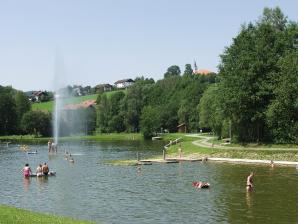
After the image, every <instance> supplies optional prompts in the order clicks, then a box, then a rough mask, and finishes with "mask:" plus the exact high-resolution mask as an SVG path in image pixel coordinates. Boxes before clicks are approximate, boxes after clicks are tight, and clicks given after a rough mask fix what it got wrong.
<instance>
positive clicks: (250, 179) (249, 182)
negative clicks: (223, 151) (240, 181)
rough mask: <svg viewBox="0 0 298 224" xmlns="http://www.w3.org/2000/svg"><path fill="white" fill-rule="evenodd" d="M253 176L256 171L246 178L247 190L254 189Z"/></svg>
mask: <svg viewBox="0 0 298 224" xmlns="http://www.w3.org/2000/svg"><path fill="white" fill-rule="evenodd" d="M253 176H254V172H251V173H250V174H249V176H248V177H247V180H246V190H248V191H251V190H252V189H253Z"/></svg>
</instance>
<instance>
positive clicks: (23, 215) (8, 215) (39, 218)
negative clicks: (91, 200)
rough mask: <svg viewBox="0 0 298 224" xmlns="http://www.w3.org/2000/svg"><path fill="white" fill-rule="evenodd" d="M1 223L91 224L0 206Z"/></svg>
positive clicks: (89, 223)
mask: <svg viewBox="0 0 298 224" xmlns="http://www.w3.org/2000/svg"><path fill="white" fill-rule="evenodd" d="M0 223H11V224H28V223H30V224H35V223H36V224H56V223H57V224H58V223H59V224H79V223H81V224H91V223H93V222H89V221H79V220H74V219H72V218H66V217H60V216H55V215H48V214H42V213H37V212H31V211H27V210H24V209H19V208H14V207H10V206H6V205H0Z"/></svg>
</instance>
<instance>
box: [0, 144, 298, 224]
mask: <svg viewBox="0 0 298 224" xmlns="http://www.w3.org/2000/svg"><path fill="white" fill-rule="evenodd" d="M30 148H32V150H35V149H38V154H36V155H34V156H29V157H28V156H27V155H26V154H24V153H23V152H21V151H20V150H19V149H18V148H17V146H10V147H9V148H3V149H2V148H1V149H0V166H1V167H11V171H10V173H3V174H2V175H1V181H0V195H1V197H0V204H9V205H13V206H17V207H23V208H26V209H29V210H34V211H39V212H46V213H55V214H60V215H64V216H71V217H74V218H80V219H88V220H94V221H96V222H101V223H127V224H128V223H129V224H131V223H171V224H172V223H173V224H178V223H179V224H180V223H204V222H205V223H264V224H265V223H272V222H274V220H279V223H295V222H296V221H297V220H298V215H297V212H296V211H297V209H298V205H297V201H298V181H297V178H298V172H297V170H296V169H295V168H288V167H278V166H276V167H275V168H274V170H272V169H271V168H270V167H268V166H253V165H235V164H234V165H233V164H220V163H212V162H208V161H207V162H205V163H202V162H194V163H188V162H181V163H177V164H153V165H142V166H111V165H106V164H105V162H104V161H106V160H113V159H124V160H126V159H135V155H136V151H140V153H141V155H142V158H146V157H148V156H154V155H156V154H161V150H160V149H161V148H162V147H161V146H158V145H157V146H155V145H150V144H149V145H146V144H145V143H92V142H88V143H84V145H83V144H80V143H78V144H77V145H71V144H69V148H71V150H72V152H73V153H75V154H76V155H75V156H74V158H75V163H69V162H68V161H66V160H65V159H64V154H63V153H60V154H59V153H58V154H51V155H48V151H47V146H43V145H36V146H30ZM154 148H156V149H157V150H156V151H154V150H153V149H154ZM27 162H29V164H30V165H31V167H36V166H37V165H38V164H39V163H41V162H42V163H43V162H46V163H48V164H49V167H50V169H51V170H53V171H56V172H57V174H56V176H54V177H46V178H44V177H42V178H36V177H34V178H30V179H23V177H22V174H21V173H20V167H23V165H24V163H27ZM252 170H253V171H256V172H255V177H254V190H253V192H246V189H245V183H246V178H247V176H248V174H249V173H250V171H252ZM198 180H199V181H205V182H209V183H210V184H211V188H210V190H207V189H201V190H198V189H195V188H193V187H192V182H193V181H198ZM22 185H23V186H22Z"/></svg>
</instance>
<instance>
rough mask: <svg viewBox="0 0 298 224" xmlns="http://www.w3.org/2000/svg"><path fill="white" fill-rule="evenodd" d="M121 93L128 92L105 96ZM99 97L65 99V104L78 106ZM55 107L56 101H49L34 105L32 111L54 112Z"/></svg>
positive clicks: (112, 92) (108, 94)
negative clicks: (77, 104)
mask: <svg viewBox="0 0 298 224" xmlns="http://www.w3.org/2000/svg"><path fill="white" fill-rule="evenodd" d="M119 91H123V92H124V93H125V92H126V90H115V91H111V92H106V93H104V94H106V95H107V97H110V96H111V95H113V94H114V93H116V92H119ZM97 96H98V94H93V95H87V96H80V97H72V98H69V99H65V103H66V104H76V103H81V102H83V101H86V100H96V99H97ZM53 105H54V101H48V102H43V103H33V104H32V110H42V111H49V112H52V111H53Z"/></svg>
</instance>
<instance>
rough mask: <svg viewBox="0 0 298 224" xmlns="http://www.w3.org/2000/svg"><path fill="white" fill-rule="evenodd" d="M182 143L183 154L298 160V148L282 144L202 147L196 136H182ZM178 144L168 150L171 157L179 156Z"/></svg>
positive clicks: (197, 156)
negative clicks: (281, 145) (282, 145)
mask: <svg viewBox="0 0 298 224" xmlns="http://www.w3.org/2000/svg"><path fill="white" fill-rule="evenodd" d="M182 138H183V142H182V143H181V148H182V154H183V156H188V157H194V158H202V157H221V158H239V159H261V160H282V161H295V162H297V161H298V149H297V148H293V147H287V146H284V147H280V145H265V147H264V145H260V146H254V147H249V148H247V147H244V146H240V145H234V147H233V148H232V147H229V146H226V147H223V148H217V146H219V145H217V144H215V145H214V147H202V146H198V145H195V144H193V141H199V142H200V139H198V138H196V140H194V137H186V136H184V137H182ZM179 147H180V146H179V144H178V145H173V146H171V147H170V148H169V149H168V150H167V155H168V156H169V157H176V156H178V148H179Z"/></svg>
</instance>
